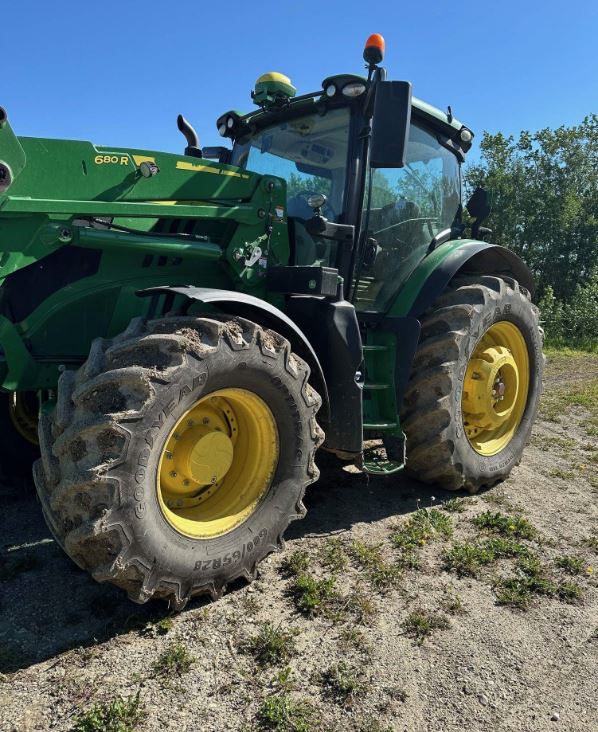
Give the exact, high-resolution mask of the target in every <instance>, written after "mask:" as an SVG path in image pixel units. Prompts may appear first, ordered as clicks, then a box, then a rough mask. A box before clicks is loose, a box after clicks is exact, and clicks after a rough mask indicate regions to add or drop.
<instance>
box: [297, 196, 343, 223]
mask: <svg viewBox="0 0 598 732" xmlns="http://www.w3.org/2000/svg"><path fill="white" fill-rule="evenodd" d="M315 193H316V192H315V191H309V190H307V189H306V188H303V189H301V190H300V191H297V193H295V195H294V196H293V197H292V198H290V199H289V201H288V203H287V209H290V208H291V201H293V200H297V201H299V202H301V204H303V205H304V206H305V208H306V209H307V210H309V215H307V216H300V217H299V218H302V219H310V218H311V216H312V215H313V208H310V206H309V204H308V203H307V199H308V198H309V197H310V196H313V195H315ZM322 213H324V214H325V213H328V215H327V216H326V218H327V219H331V220H332V221H336V211H335V210H334V209H333V208H332V206H331V205H330V203H329V202H328V200H327V201H326V203H325V204H324V205H323V206H322Z"/></svg>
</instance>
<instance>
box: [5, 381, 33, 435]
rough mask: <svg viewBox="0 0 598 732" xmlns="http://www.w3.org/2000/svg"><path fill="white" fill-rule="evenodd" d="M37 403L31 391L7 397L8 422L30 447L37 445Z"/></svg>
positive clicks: (13, 393)
mask: <svg viewBox="0 0 598 732" xmlns="http://www.w3.org/2000/svg"><path fill="white" fill-rule="evenodd" d="M38 411H39V401H38V398H37V394H36V393H35V392H33V391H26V392H18V391H13V392H11V393H10V394H9V395H8V413H9V415H10V421H11V422H12V424H13V426H14V428H15V430H16V431H17V432H18V433H19V434H20V435H21V437H22V438H23V439H25V440H27V442H30V443H31V444H32V445H39V440H38V437H37V422H38Z"/></svg>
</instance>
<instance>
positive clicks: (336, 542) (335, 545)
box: [320, 539, 349, 572]
mask: <svg viewBox="0 0 598 732" xmlns="http://www.w3.org/2000/svg"><path fill="white" fill-rule="evenodd" d="M320 558H321V560H322V562H323V564H325V565H326V566H327V567H328V568H329V569H331V570H332V571H333V572H342V571H343V570H344V569H347V567H348V566H349V559H348V557H347V554H346V552H345V546H344V544H343V542H342V541H341V540H340V539H328V540H327V541H326V542H325V544H324V546H323V547H322V549H321V552H320Z"/></svg>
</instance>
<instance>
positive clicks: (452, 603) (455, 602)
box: [440, 588, 466, 615]
mask: <svg viewBox="0 0 598 732" xmlns="http://www.w3.org/2000/svg"><path fill="white" fill-rule="evenodd" d="M440 607H441V608H442V609H443V610H444V612H445V613H447V614H448V615H463V614H464V613H465V612H466V610H465V607H464V605H463V600H462V599H461V597H460V595H457V593H456V592H453V590H452V589H449V588H446V589H445V591H444V595H443V596H442V600H441V601H440Z"/></svg>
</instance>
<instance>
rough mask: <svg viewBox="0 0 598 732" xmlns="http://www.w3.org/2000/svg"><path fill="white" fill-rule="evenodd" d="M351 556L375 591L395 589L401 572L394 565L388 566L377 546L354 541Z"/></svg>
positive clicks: (380, 549) (379, 547)
mask: <svg viewBox="0 0 598 732" xmlns="http://www.w3.org/2000/svg"><path fill="white" fill-rule="evenodd" d="M352 550H353V555H354V557H355V558H356V560H357V562H358V563H359V564H360V565H361V566H362V567H363V569H364V570H365V572H366V575H367V578H368V580H369V581H370V584H371V585H372V586H373V587H374V588H375V589H376V590H382V591H383V590H388V589H390V588H391V587H396V586H397V584H398V583H399V580H400V579H401V570H400V568H399V567H398V566H396V565H394V564H389V563H388V562H387V561H386V560H385V559H384V557H383V556H382V548H381V546H380V545H379V544H365V543H364V542H362V541H354V542H353V546H352Z"/></svg>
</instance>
